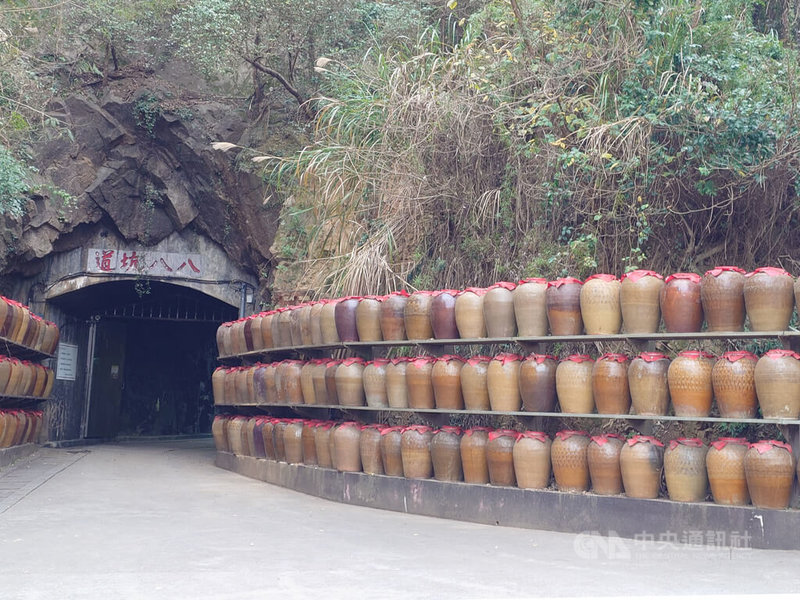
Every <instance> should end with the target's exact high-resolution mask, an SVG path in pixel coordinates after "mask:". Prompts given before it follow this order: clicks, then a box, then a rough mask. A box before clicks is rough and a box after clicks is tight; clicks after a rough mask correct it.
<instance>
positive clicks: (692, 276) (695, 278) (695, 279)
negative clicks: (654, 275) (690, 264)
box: [666, 273, 702, 283]
mask: <svg viewBox="0 0 800 600" xmlns="http://www.w3.org/2000/svg"><path fill="white" fill-rule="evenodd" d="M673 279H683V280H686V281H691V282H692V283H700V280H701V279H702V277H700V275H698V274H697V273H673V274H672V275H670V276H669V277H667V279H666V282H667V283H669V282H670V281H672V280H673Z"/></svg>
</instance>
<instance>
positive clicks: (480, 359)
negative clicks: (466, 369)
mask: <svg viewBox="0 0 800 600" xmlns="http://www.w3.org/2000/svg"><path fill="white" fill-rule="evenodd" d="M490 360H492V357H491V356H484V355H483V354H478V355H476V356H471V357H470V358H468V359H467V364H468V365H472V366H473V367H474V366H475V365H479V364H481V363H488V362H489V361H490Z"/></svg>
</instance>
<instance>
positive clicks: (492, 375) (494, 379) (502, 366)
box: [486, 353, 522, 412]
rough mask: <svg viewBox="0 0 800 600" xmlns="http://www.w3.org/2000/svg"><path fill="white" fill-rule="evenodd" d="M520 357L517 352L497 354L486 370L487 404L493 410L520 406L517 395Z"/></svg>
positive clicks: (517, 408)
mask: <svg viewBox="0 0 800 600" xmlns="http://www.w3.org/2000/svg"><path fill="white" fill-rule="evenodd" d="M521 360H522V357H521V356H519V355H517V354H508V353H504V354H498V355H496V356H495V357H494V358H493V359H492V360H491V362H489V367H488V368H487V370H486V385H487V389H488V390H489V406H490V407H491V409H492V410H493V411H501V412H509V411H517V410H519V409H520V406H521V399H520V395H519V367H520V362H521Z"/></svg>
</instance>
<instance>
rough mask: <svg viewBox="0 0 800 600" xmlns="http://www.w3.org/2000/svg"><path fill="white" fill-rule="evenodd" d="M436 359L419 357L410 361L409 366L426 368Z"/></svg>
mask: <svg viewBox="0 0 800 600" xmlns="http://www.w3.org/2000/svg"><path fill="white" fill-rule="evenodd" d="M435 360H436V359H435V358H434V357H432V356H417V357H416V358H414V359H413V360H411V361H409V364H412V365H414V366H415V367H417V368H421V367H424V366H425V365H429V364H431V363H432V362H433V361H435Z"/></svg>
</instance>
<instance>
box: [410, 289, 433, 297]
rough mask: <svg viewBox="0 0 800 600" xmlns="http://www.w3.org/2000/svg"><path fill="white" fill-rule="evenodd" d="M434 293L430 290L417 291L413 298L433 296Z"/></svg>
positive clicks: (413, 293)
mask: <svg viewBox="0 0 800 600" xmlns="http://www.w3.org/2000/svg"><path fill="white" fill-rule="evenodd" d="M433 294H434V292H432V291H429V290H417V291H416V292H412V293H411V295H412V296H433Z"/></svg>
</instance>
